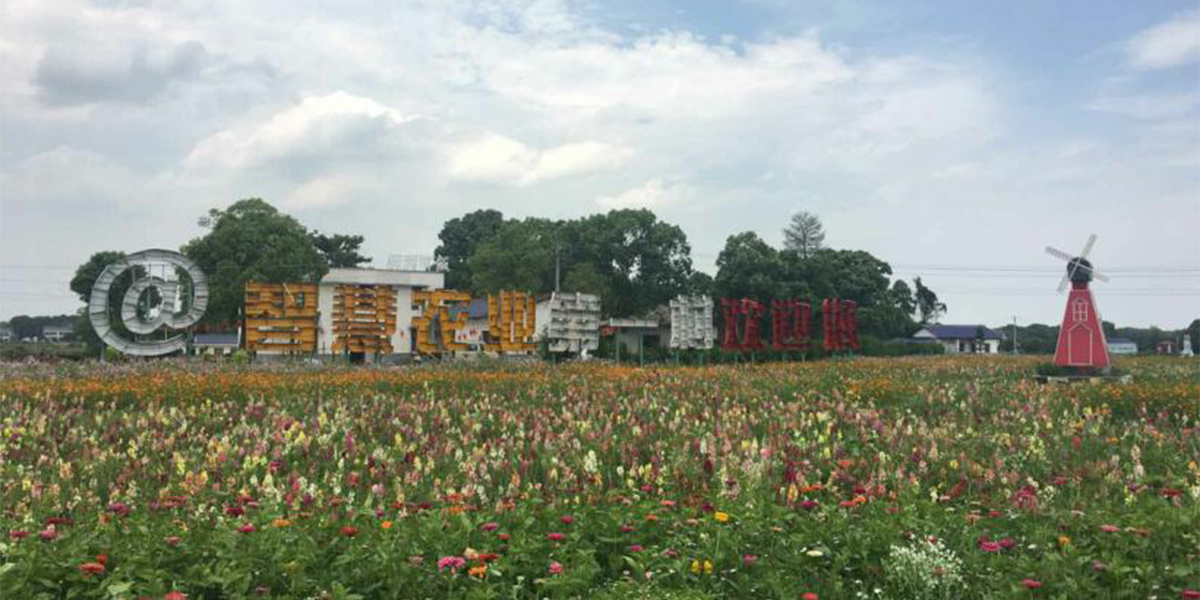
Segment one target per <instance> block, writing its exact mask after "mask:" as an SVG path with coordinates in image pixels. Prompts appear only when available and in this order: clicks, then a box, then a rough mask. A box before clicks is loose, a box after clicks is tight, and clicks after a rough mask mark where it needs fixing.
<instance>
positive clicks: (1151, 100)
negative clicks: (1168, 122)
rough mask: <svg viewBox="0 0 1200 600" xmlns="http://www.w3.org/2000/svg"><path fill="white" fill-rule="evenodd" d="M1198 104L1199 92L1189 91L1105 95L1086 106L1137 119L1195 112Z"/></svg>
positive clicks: (1199, 103)
mask: <svg viewBox="0 0 1200 600" xmlns="http://www.w3.org/2000/svg"><path fill="white" fill-rule="evenodd" d="M1198 106H1200V94H1197V93H1195V92H1189V93H1146V94H1135V95H1129V96H1105V97H1102V98H1097V99H1096V100H1094V101H1093V102H1092V103H1091V104H1089V105H1088V108H1090V109H1092V110H1096V111H1100V112H1107V113H1113V114H1118V115H1125V116H1129V117H1134V118H1138V119H1159V118H1164V117H1176V116H1180V115H1186V114H1189V113H1195V112H1196V109H1197V107H1198Z"/></svg>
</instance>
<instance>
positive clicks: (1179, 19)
mask: <svg viewBox="0 0 1200 600" xmlns="http://www.w3.org/2000/svg"><path fill="white" fill-rule="evenodd" d="M1125 51H1126V54H1127V56H1128V60H1129V62H1130V64H1132V65H1133V66H1135V67H1139V68H1143V69H1164V68H1167V67H1175V66H1179V65H1183V64H1187V63H1192V62H1196V61H1198V60H1200V10H1193V11H1189V12H1185V13H1181V14H1178V15H1176V16H1175V17H1173V18H1171V19H1170V20H1168V21H1166V22H1165V23H1160V24H1158V25H1155V26H1154V27H1151V28H1149V29H1146V30H1144V31H1142V32H1141V33H1138V34H1137V35H1135V36H1133V38H1132V39H1130V40H1129V42H1127V43H1126V45H1125Z"/></svg>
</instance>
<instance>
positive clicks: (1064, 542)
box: [1058, 535, 1071, 548]
mask: <svg viewBox="0 0 1200 600" xmlns="http://www.w3.org/2000/svg"><path fill="white" fill-rule="evenodd" d="M1058 545H1059V546H1062V547H1063V548H1066V547H1067V546H1070V545H1071V538H1069V537H1067V536H1065V535H1060V536H1058Z"/></svg>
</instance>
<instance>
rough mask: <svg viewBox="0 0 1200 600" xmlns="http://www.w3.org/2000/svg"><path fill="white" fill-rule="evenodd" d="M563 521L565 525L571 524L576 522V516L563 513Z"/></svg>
mask: <svg viewBox="0 0 1200 600" xmlns="http://www.w3.org/2000/svg"><path fill="white" fill-rule="evenodd" d="M562 522H563V525H570V524H571V523H574V522H575V517H572V516H571V515H563V518H562Z"/></svg>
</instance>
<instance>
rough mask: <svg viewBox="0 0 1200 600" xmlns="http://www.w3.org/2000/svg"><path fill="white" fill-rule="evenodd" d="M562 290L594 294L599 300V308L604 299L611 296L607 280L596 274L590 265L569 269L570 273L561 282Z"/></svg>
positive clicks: (579, 265) (578, 265) (610, 288)
mask: <svg viewBox="0 0 1200 600" xmlns="http://www.w3.org/2000/svg"><path fill="white" fill-rule="evenodd" d="M562 288H563V289H564V290H567V291H571V292H583V293H585V294H596V295H597V296H600V298H601V306H603V299H604V298H605V297H611V296H612V286H611V285H609V281H608V278H606V277H605V276H603V275H601V274H600V273H597V272H596V268H595V267H593V266H592V263H579V264H577V265H575V266H574V267H571V271H570V272H568V273H567V276H566V277H564V278H563V280H562Z"/></svg>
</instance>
